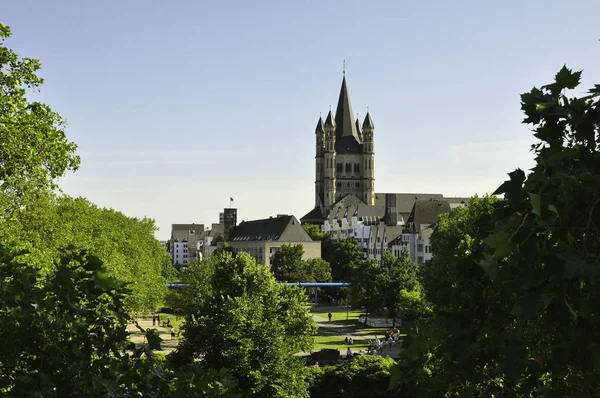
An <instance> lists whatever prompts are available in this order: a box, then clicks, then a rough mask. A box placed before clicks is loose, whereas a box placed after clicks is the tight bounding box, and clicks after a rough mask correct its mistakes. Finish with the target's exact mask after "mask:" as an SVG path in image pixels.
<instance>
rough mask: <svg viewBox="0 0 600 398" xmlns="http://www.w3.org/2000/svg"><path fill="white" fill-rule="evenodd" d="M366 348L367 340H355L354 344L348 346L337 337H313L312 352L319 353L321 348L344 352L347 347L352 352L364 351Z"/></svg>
mask: <svg viewBox="0 0 600 398" xmlns="http://www.w3.org/2000/svg"><path fill="white" fill-rule="evenodd" d="M367 346H368V342H367V339H365V340H355V341H354V344H352V345H349V344H346V343H345V342H344V339H343V338H342V337H338V336H318V335H317V336H315V346H314V347H313V351H319V350H321V349H322V348H337V349H338V350H343V351H346V349H347V348H348V347H350V348H351V349H352V351H356V350H366V349H367Z"/></svg>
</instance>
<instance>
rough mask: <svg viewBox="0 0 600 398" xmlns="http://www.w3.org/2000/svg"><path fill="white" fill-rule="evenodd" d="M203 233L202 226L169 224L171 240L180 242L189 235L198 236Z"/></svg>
mask: <svg viewBox="0 0 600 398" xmlns="http://www.w3.org/2000/svg"><path fill="white" fill-rule="evenodd" d="M203 231H204V224H194V223H192V224H171V239H172V240H175V239H177V240H178V241H180V242H181V241H182V240H183V239H188V237H189V236H190V235H198V236H199V235H200V234H201V233H202V232H203Z"/></svg>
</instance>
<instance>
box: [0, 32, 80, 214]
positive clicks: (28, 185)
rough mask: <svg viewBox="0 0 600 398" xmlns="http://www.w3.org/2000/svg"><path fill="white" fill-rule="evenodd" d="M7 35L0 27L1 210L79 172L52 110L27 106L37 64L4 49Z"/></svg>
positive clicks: (70, 145) (71, 147)
mask: <svg viewBox="0 0 600 398" xmlns="http://www.w3.org/2000/svg"><path fill="white" fill-rule="evenodd" d="M10 35H11V34H10V29H9V27H8V26H6V25H2V24H0V142H1V143H2V145H0V186H1V187H2V194H1V195H2V196H3V198H2V199H4V200H6V199H8V200H6V201H2V202H3V204H9V203H11V202H13V203H14V204H16V203H18V200H19V199H20V197H21V195H22V194H23V192H25V191H30V190H33V189H40V188H41V189H47V188H50V187H53V182H54V181H55V180H56V178H58V177H60V176H61V175H63V174H64V173H65V172H66V171H68V170H75V169H77V167H78V166H79V157H77V156H75V154H74V153H75V149H76V145H75V144H74V143H72V142H69V141H68V140H67V138H66V136H65V133H64V127H65V122H64V120H63V119H62V117H61V116H60V115H59V114H58V113H56V112H53V111H52V110H51V109H50V107H48V106H47V105H45V104H42V103H40V102H29V101H28V100H27V97H26V95H27V93H28V91H29V92H31V91H35V90H39V87H40V86H41V84H42V83H43V79H42V78H40V77H38V76H37V75H36V72H38V71H39V69H40V61H39V60H37V59H32V58H19V56H18V55H17V54H16V53H15V52H14V51H12V50H11V49H9V48H8V47H6V46H5V44H4V41H5V39H6V38H8V37H10Z"/></svg>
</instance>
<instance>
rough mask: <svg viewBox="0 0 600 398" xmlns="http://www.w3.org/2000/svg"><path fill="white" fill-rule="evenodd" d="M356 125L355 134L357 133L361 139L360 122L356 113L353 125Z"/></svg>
mask: <svg viewBox="0 0 600 398" xmlns="http://www.w3.org/2000/svg"><path fill="white" fill-rule="evenodd" d="M354 124H355V125H356V132H357V133H358V136H359V137H362V129H361V127H360V120H359V119H358V113H357V114H356V123H354Z"/></svg>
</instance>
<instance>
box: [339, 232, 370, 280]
mask: <svg viewBox="0 0 600 398" xmlns="http://www.w3.org/2000/svg"><path fill="white" fill-rule="evenodd" d="M362 259H363V252H362V249H361V248H360V246H359V245H358V242H357V241H356V240H355V239H352V238H348V239H342V240H341V241H340V243H339V245H337V247H336V249H335V254H334V258H333V261H331V277H332V278H333V280H334V281H335V282H346V281H349V280H350V279H351V277H352V269H353V267H354V266H355V265H356V264H357V263H358V262H359V261H361V260H362Z"/></svg>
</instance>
